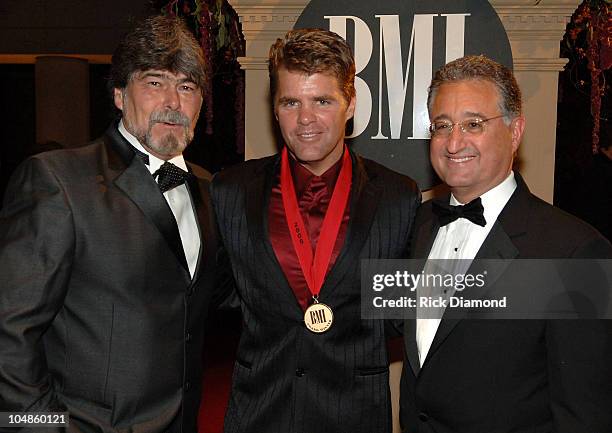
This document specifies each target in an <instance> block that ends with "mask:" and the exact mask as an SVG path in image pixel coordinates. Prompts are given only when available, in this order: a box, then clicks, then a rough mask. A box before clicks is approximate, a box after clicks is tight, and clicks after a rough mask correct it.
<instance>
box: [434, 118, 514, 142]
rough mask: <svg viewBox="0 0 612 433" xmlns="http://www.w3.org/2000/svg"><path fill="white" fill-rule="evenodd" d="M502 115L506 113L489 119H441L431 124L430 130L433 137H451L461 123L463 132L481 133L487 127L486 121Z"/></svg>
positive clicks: (460, 126)
mask: <svg viewBox="0 0 612 433" xmlns="http://www.w3.org/2000/svg"><path fill="white" fill-rule="evenodd" d="M500 117H504V115H503V114H502V115H499V116H495V117H489V118H488V119H478V118H476V119H466V120H462V121H461V122H455V123H451V122H445V121H443V120H439V121H437V122H433V123H432V124H431V125H429V132H430V133H431V136H432V137H436V138H439V137H450V135H451V134H452V133H453V129H454V128H455V125H459V128H461V132H463V133H464V134H470V135H480V134H482V133H483V131H484V129H485V123H486V122H488V121H489V120H493V119H499V118H500Z"/></svg>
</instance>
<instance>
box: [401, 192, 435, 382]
mask: <svg viewBox="0 0 612 433" xmlns="http://www.w3.org/2000/svg"><path fill="white" fill-rule="evenodd" d="M439 228H440V225H439V224H438V219H437V218H436V217H435V216H434V215H433V214H432V212H431V202H428V203H426V204H424V205H423V206H422V207H421V209H420V210H419V211H418V213H417V221H416V232H415V235H414V240H413V242H412V245H413V251H412V252H411V257H412V258H413V259H426V258H427V256H428V255H429V252H430V251H431V247H432V245H433V242H434V240H435V238H436V235H437V233H438V229H439ZM404 334H405V336H408V338H404V343H405V348H406V356H407V357H408V361H409V362H410V367H411V368H412V371H413V373H414V375H415V376H417V375H418V374H419V371H420V370H421V363H420V361H419V349H418V346H417V343H416V319H409V320H406V321H405V322H404Z"/></svg>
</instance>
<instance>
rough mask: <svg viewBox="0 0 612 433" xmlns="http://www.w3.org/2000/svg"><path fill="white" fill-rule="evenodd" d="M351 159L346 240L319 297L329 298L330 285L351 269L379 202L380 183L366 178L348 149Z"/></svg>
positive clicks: (331, 293)
mask: <svg viewBox="0 0 612 433" xmlns="http://www.w3.org/2000/svg"><path fill="white" fill-rule="evenodd" d="M351 159H352V162H353V179H352V183H351V198H350V206H351V210H350V217H349V225H348V227H347V232H346V239H345V241H344V245H343V246H342V249H341V251H340V255H339V256H338V258H337V259H336V263H334V266H333V267H332V268H331V270H330V272H329V274H328V275H327V277H326V278H325V282H324V283H323V287H321V296H325V298H326V299H329V297H330V296H331V297H333V293H334V290H333V289H334V288H335V287H336V286H338V285H339V284H340V282H341V281H342V280H343V278H344V276H345V275H346V273H347V272H348V271H349V270H350V269H351V268H352V266H353V264H354V263H355V261H357V260H359V255H360V254H361V250H362V248H363V244H364V243H365V241H366V239H367V238H368V236H369V235H370V229H371V227H372V222H373V221H374V215H375V214H376V210H377V209H378V204H379V201H380V196H381V194H380V186H378V185H377V184H376V181H375V179H374V178H372V177H369V175H368V173H367V172H366V169H365V167H364V164H363V161H362V160H361V158H359V157H358V156H357V155H355V154H354V153H352V152H351Z"/></svg>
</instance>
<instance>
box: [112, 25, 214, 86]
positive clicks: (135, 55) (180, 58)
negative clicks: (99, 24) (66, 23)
mask: <svg viewBox="0 0 612 433" xmlns="http://www.w3.org/2000/svg"><path fill="white" fill-rule="evenodd" d="M150 69H159V70H166V71H170V72H172V73H175V74H176V73H183V74H185V75H186V76H187V77H188V78H189V79H190V80H191V81H193V82H194V83H195V84H197V85H198V87H199V88H200V90H202V89H204V87H205V84H206V79H207V77H206V74H205V72H204V71H205V69H204V55H203V54H202V49H201V48H200V46H199V45H198V43H197V41H196V40H195V38H194V36H193V34H192V33H191V32H190V31H189V29H188V28H187V26H186V25H185V23H184V22H183V21H182V20H181V19H180V18H178V17H170V16H163V15H156V16H151V17H149V18H146V19H145V20H143V21H141V22H140V23H139V24H138V25H137V26H136V27H135V28H134V29H133V30H132V31H130V32H129V33H127V34H126V35H125V36H124V38H123V39H122V41H121V42H120V43H119V46H118V47H117V49H116V50H115V53H114V54H113V59H112V66H111V74H110V79H109V87H110V89H111V90H112V89H113V88H118V89H123V88H125V87H126V86H127V85H128V82H129V81H130V79H131V78H132V77H133V75H134V74H135V73H138V72H144V71H147V70H150Z"/></svg>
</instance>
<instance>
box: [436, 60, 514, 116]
mask: <svg viewBox="0 0 612 433" xmlns="http://www.w3.org/2000/svg"><path fill="white" fill-rule="evenodd" d="M466 80H483V81H489V82H490V83H492V84H493V85H494V86H495V87H496V88H497V92H498V93H499V110H500V111H501V114H502V115H503V116H504V120H505V121H506V123H507V124H509V123H510V121H512V119H514V118H516V117H518V116H520V115H521V114H522V104H521V89H520V88H519V86H518V83H517V82H516V79H515V78H514V75H513V74H512V71H511V70H510V69H508V68H506V67H505V66H503V65H501V64H499V63H497V62H495V61H493V60H491V59H489V58H488V57H485V56H483V55H480V56H465V57H461V58H460V59H457V60H453V61H452V62H450V63H448V64H446V65H444V66H443V67H442V68H440V69H439V70H438V71H437V72H436V73H435V75H434V77H433V79H432V80H431V85H430V86H429V94H428V96H427V108H428V110H429V111H430V112H431V106H432V103H433V99H434V98H435V97H436V93H437V91H438V88H439V87H440V86H441V85H442V84H445V83H451V82H457V81H466Z"/></svg>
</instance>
